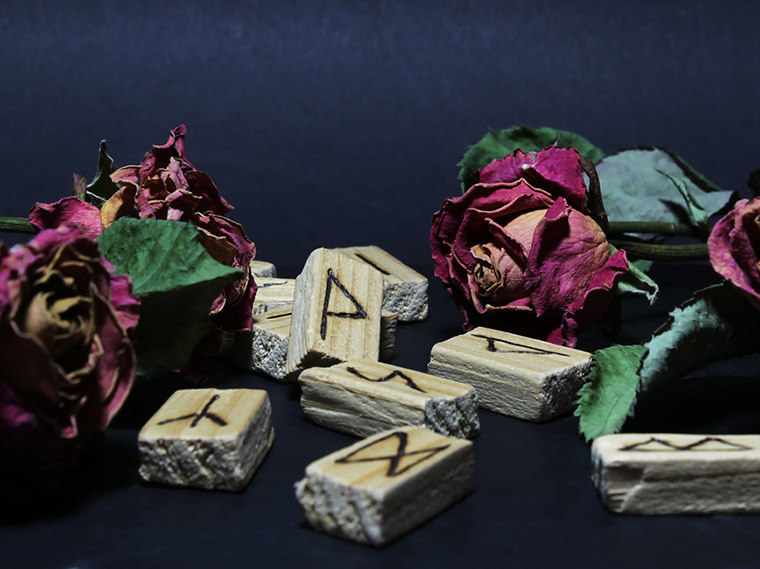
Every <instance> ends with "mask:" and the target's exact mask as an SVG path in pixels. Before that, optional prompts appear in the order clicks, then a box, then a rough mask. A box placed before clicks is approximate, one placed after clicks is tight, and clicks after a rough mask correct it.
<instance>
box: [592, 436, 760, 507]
mask: <svg viewBox="0 0 760 569" xmlns="http://www.w3.org/2000/svg"><path fill="white" fill-rule="evenodd" d="M591 461H592V465H593V472H592V480H593V482H594V485H595V486H596V489H597V491H598V492H599V495H600V496H601V498H602V502H603V503H604V505H605V506H606V507H607V509H609V510H611V511H613V512H618V513H623V514H644V515H654V514H708V513H709V514H717V513H723V514H728V513H742V512H755V513H756V512H760V435H684V434H672V433H663V434H651V433H647V434H632V433H625V434H617V435H607V436H604V437H600V438H598V439H597V440H596V441H594V444H593V446H592V447H591Z"/></svg>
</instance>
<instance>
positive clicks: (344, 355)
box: [287, 249, 383, 373]
mask: <svg viewBox="0 0 760 569" xmlns="http://www.w3.org/2000/svg"><path fill="white" fill-rule="evenodd" d="M382 300H383V279H382V275H381V274H380V273H379V272H378V271H377V270H375V269H373V268H372V267H371V266H369V265H368V264H366V263H361V262H359V261H354V260H353V259H351V258H350V257H348V256H346V255H341V254H340V253H336V252H334V251H330V250H328V249H317V250H315V251H313V252H312V253H311V254H310V255H309V258H308V259H307V261H306V264H305V265H304V268H303V271H302V272H301V274H300V275H299V277H298V279H296V288H295V297H294V300H293V317H292V321H291V326H290V342H289V343H288V364H287V371H288V373H295V372H298V371H299V370H301V369H304V368H307V367H312V366H329V365H332V364H334V363H337V362H340V361H346V360H350V359H368V360H375V361H377V359H378V358H379V355H380V319H381V310H382V308H381V305H382Z"/></svg>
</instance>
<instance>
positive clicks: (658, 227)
mask: <svg viewBox="0 0 760 569" xmlns="http://www.w3.org/2000/svg"><path fill="white" fill-rule="evenodd" d="M625 233H656V234H658V235H690V236H693V237H697V236H698V231H697V230H696V228H694V227H692V226H691V225H688V224H686V223H670V222H669V221H612V222H610V229H609V234H610V235H623V234H625Z"/></svg>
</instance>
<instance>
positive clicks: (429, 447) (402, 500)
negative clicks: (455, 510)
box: [296, 427, 475, 545]
mask: <svg viewBox="0 0 760 569" xmlns="http://www.w3.org/2000/svg"><path fill="white" fill-rule="evenodd" d="M474 486H475V476H474V463H473V453H472V443H471V442H470V441H467V440H464V439H458V438H453V437H445V436H443V435H440V434H438V433H434V432H433V431H430V430H428V429H425V428H421V427H403V428H400V429H394V430H391V431H383V432H381V433H377V434H375V435H373V436H371V437H368V438H366V439H363V440H361V441H359V442H357V443H356V444H353V445H351V446H350V447H347V448H344V449H342V450H339V451H337V452H334V453H332V454H329V455H327V456H325V457H323V458H321V459H319V460H317V461H315V462H313V463H311V464H310V465H309V466H308V467H307V468H306V476H305V477H304V478H303V479H302V480H300V481H299V482H297V483H296V497H297V499H298V501H299V503H300V504H301V507H302V508H303V510H304V513H305V515H306V518H307V519H308V520H309V523H310V524H311V525H312V527H314V528H315V529H317V530H319V531H323V532H325V533H328V534H331V535H336V536H339V537H342V538H345V539H350V540H353V541H357V542H360V543H369V544H373V545H383V544H385V543H388V542H389V541H392V540H393V539H396V538H398V537H399V536H401V535H403V534H405V533H407V532H409V531H411V530H412V529H414V528H415V527H417V526H419V525H420V524H422V523H423V522H425V521H427V520H429V519H430V518H432V517H434V516H435V515H437V514H439V513H440V512H442V511H443V510H445V509H446V508H448V507H449V506H451V505H452V504H454V503H455V502H457V501H459V500H461V499H462V498H464V497H465V496H466V495H467V494H469V493H470V492H472V490H473V489H474Z"/></svg>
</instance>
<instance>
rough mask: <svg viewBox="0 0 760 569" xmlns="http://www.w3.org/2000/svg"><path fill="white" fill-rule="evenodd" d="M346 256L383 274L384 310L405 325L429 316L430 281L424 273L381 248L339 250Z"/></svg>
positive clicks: (338, 249)
mask: <svg viewBox="0 0 760 569" xmlns="http://www.w3.org/2000/svg"><path fill="white" fill-rule="evenodd" d="M334 251H338V252H340V253H342V254H344V255H348V256H349V257H351V258H353V259H355V260H357V261H361V262H363V263H367V264H368V265H370V266H372V267H374V268H375V269H377V270H378V271H379V272H380V273H381V274H382V275H383V308H384V309H385V310H387V311H388V312H394V313H396V314H398V319H399V320H400V321H401V322H409V321H417V320H424V319H425V318H427V314H428V295H427V290H428V281H427V279H426V278H425V277H424V276H422V275H421V274H420V273H418V272H417V271H415V270H414V269H412V268H411V267H409V266H407V265H405V264H404V263H402V262H401V261H399V260H398V259H397V258H396V257H394V256H393V255H391V254H390V253H388V252H386V251H385V250H383V249H381V248H380V247H377V246H376V245H366V246H361V247H339V248H336V249H334Z"/></svg>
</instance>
